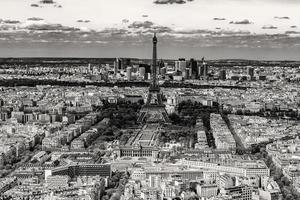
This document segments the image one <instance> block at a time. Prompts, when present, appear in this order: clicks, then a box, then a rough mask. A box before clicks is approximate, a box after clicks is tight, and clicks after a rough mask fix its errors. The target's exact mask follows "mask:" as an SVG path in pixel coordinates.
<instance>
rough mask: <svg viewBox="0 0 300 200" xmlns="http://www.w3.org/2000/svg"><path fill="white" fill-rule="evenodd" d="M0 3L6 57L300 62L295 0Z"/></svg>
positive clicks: (0, 41) (0, 50)
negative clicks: (154, 54) (154, 55)
mask: <svg viewBox="0 0 300 200" xmlns="http://www.w3.org/2000/svg"><path fill="white" fill-rule="evenodd" d="M169 1H172V0H158V2H159V3H160V4H157V3H154V0H85V1H82V0H55V1H54V3H53V4H42V3H40V2H39V0H23V1H19V0H1V1H0V57H134V58H150V57H151V50H152V49H151V37H152V34H153V32H156V33H157V34H158V40H159V43H158V57H159V58H172V59H173V58H174V59H175V58H179V57H185V58H191V57H194V58H197V59H199V58H201V57H203V56H205V57H206V58H207V59H224V58H225V59H226V58H228V59H231V58H232V59H235V58H242V59H259V60H300V13H299V10H300V2H299V1H297V0H286V1H284V3H283V1H281V0H249V1H244V0H193V1H188V0H186V1H185V2H186V3H184V4H179V3H172V4H171V3H169Z"/></svg>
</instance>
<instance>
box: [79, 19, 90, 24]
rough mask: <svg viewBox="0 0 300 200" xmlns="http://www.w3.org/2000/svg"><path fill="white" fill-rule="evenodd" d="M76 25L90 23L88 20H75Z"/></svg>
mask: <svg viewBox="0 0 300 200" xmlns="http://www.w3.org/2000/svg"><path fill="white" fill-rule="evenodd" d="M77 22H78V23H90V22H91V21H90V20H83V19H79V20H77Z"/></svg>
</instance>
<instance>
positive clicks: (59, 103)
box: [0, 35, 300, 200]
mask: <svg viewBox="0 0 300 200" xmlns="http://www.w3.org/2000/svg"><path fill="white" fill-rule="evenodd" d="M158 39H159V38H158ZM158 39H157V37H156V35H154V37H153V57H152V59H148V60H141V59H130V58H116V59H102V60H101V61H99V60H97V59H86V60H84V59H77V60H76V59H74V60H72V59H59V60H57V59H56V60H55V59H49V58H48V59H45V60H44V61H42V60H43V59H1V64H0V82H1V85H2V86H1V87H0V94H1V95H0V124H1V125H0V134H1V144H0V152H1V154H0V155H1V156H0V167H1V170H0V172H1V183H0V198H1V199H25V200H26V199H49V200H52V199H61V200H69V199H70V200H71V199H78V200H79V199H80V200H81V199H87V200H98V199H99V200H109V199H118V200H119V199H121V200H140V199H141V200H158V199H166V200H169V199H170V200H172V199H178V200H197V199H203V200H230V199H239V200H251V199H257V200H260V199H261V200H279V199H290V200H292V199H295V200H296V199H299V198H300V168H299V163H300V157H299V154H298V153H299V149H298V147H299V146H300V139H299V135H300V123H299V121H300V84H299V83H300V63H299V62H272V61H268V62H267V61H266V62H259V61H257V62H255V61H247V60H205V58H203V59H202V60H196V59H185V58H179V59H177V60H163V59H157V57H158V56H159V55H157V43H158ZM149 42H150V41H149ZM158 52H159V51H158ZM149 57H150V56H149Z"/></svg>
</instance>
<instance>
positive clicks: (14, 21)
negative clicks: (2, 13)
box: [3, 19, 21, 24]
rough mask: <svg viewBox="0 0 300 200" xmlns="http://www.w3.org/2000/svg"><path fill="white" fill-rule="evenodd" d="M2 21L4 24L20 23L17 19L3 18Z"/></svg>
mask: <svg viewBox="0 0 300 200" xmlns="http://www.w3.org/2000/svg"><path fill="white" fill-rule="evenodd" d="M3 23H5V24H20V23H21V22H20V21H18V20H10V19H7V20H3Z"/></svg>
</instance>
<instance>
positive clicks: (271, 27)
mask: <svg viewBox="0 0 300 200" xmlns="http://www.w3.org/2000/svg"><path fill="white" fill-rule="evenodd" d="M277 28H278V27H276V26H273V25H265V26H263V27H262V29H277Z"/></svg>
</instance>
